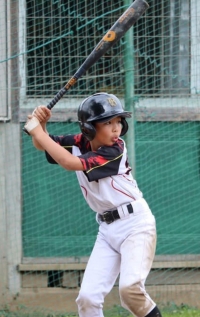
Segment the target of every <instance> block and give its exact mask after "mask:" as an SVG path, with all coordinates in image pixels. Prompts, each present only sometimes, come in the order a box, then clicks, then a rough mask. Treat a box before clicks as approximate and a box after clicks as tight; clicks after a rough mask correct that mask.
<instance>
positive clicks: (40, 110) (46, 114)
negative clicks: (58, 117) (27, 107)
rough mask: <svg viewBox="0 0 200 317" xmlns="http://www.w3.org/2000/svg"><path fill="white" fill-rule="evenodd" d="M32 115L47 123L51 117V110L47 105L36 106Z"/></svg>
mask: <svg viewBox="0 0 200 317" xmlns="http://www.w3.org/2000/svg"><path fill="white" fill-rule="evenodd" d="M32 116H34V117H36V118H37V119H38V120H39V122H40V123H46V122H47V121H48V120H49V119H50V117H51V111H50V110H49V109H48V108H47V107H46V106H39V107H37V108H35V110H34V111H33V113H32Z"/></svg>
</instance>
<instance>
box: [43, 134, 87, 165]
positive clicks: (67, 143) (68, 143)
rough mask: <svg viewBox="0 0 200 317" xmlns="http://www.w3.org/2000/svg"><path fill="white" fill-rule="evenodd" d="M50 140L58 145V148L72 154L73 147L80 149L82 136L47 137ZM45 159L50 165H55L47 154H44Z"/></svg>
mask: <svg viewBox="0 0 200 317" xmlns="http://www.w3.org/2000/svg"><path fill="white" fill-rule="evenodd" d="M49 136H50V138H51V139H52V140H54V141H55V142H56V143H58V144H59V145H60V146H62V147H63V148H65V149H66V150H67V151H69V152H70V153H72V148H73V146H74V145H75V146H78V147H81V144H82V142H83V138H82V134H68V135H61V136H55V135H51V134H50V135H49ZM45 154H46V159H47V161H48V162H49V163H51V164H57V162H56V161H55V160H54V159H53V158H52V157H51V156H50V155H49V153H48V152H45Z"/></svg>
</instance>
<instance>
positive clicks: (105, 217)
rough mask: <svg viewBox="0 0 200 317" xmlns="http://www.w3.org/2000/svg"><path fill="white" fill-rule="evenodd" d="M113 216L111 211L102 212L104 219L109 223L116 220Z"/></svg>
mask: <svg viewBox="0 0 200 317" xmlns="http://www.w3.org/2000/svg"><path fill="white" fill-rule="evenodd" d="M111 217H112V212H111V211H104V213H103V214H102V218H103V221H105V222H106V223H107V224H108V225H109V224H110V223H112V222H113V221H114V220H115V219H114V218H113V217H112V219H111Z"/></svg>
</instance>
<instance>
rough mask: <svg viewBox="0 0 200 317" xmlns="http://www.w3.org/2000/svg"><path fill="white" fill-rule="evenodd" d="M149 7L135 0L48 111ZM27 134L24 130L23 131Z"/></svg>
mask: <svg viewBox="0 0 200 317" xmlns="http://www.w3.org/2000/svg"><path fill="white" fill-rule="evenodd" d="M148 7H149V5H148V3H147V2H146V1H145V0H135V1H134V2H133V3H132V4H131V5H130V6H129V7H128V9H127V10H126V11H125V12H124V13H123V14H122V15H121V16H120V17H119V19H118V20H117V21H116V22H115V23H114V24H113V26H112V27H111V28H110V30H109V31H108V32H107V33H106V34H105V35H104V36H103V38H102V39H101V40H100V42H99V43H98V44H97V45H96V47H95V48H94V50H93V51H92V52H91V53H90V55H89V56H88V57H87V58H86V60H85V61H84V62H83V64H82V65H81V67H80V68H79V69H78V70H77V72H76V73H75V74H74V75H73V76H72V77H71V78H70V79H69V81H68V82H67V83H66V85H65V86H64V87H63V88H62V89H61V90H60V91H59V92H58V93H57V94H56V95H55V96H54V98H53V99H52V100H51V102H50V103H49V104H48V105H47V108H48V109H50V110H51V109H52V108H53V107H54V106H55V104H56V103H57V102H58V101H59V100H60V99H61V98H62V97H63V96H64V94H65V93H66V92H67V91H68V90H69V89H70V88H71V87H72V86H74V85H75V83H76V82H77V81H78V79H79V78H81V76H83V75H84V74H85V73H86V71H87V70H88V69H89V68H90V67H91V66H92V65H94V63H96V62H97V61H98V60H99V59H100V58H101V57H102V56H103V55H104V54H105V52H107V51H108V50H109V49H110V48H111V47H112V46H113V45H114V44H115V43H116V42H118V41H119V39H120V38H121V37H122V36H123V35H124V34H125V33H126V32H127V31H128V30H129V29H130V27H131V26H132V25H134V24H135V23H136V22H137V21H138V19H139V18H140V17H141V16H142V14H143V13H144V12H145V11H146V10H147V8H148ZM23 130H24V132H26V133H27V131H26V129H25V128H24V129H23Z"/></svg>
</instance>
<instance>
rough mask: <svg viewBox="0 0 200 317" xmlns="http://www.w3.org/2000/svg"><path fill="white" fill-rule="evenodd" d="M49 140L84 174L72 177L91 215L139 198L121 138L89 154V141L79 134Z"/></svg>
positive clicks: (50, 160) (139, 192)
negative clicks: (78, 162) (74, 158)
mask: <svg viewBox="0 0 200 317" xmlns="http://www.w3.org/2000/svg"><path fill="white" fill-rule="evenodd" d="M50 137H51V138H52V139H53V140H54V141H55V142H56V143H58V144H60V145H61V146H62V147H64V148H65V149H66V150H68V151H69V152H70V153H72V154H73V155H75V156H78V157H79V158H80V160H81V162H82V164H83V167H84V171H77V172H76V175H77V178H78V181H79V184H80V187H81V190H82V193H83V196H84V198H85V200H86V201H87V203H88V205H89V206H90V208H91V209H92V210H94V211H95V212H97V213H100V214H102V213H103V212H104V211H106V210H113V209H116V207H118V206H121V205H123V204H126V203H129V202H131V201H134V200H136V199H139V198H141V197H142V193H141V191H140V190H139V188H138V186H137V183H136V181H135V180H134V179H133V177H132V174H131V168H130V166H129V163H128V159H127V149H126V145H125V142H124V141H123V140H122V139H120V138H119V139H118V141H117V142H115V143H114V144H113V145H112V146H102V147H100V148H99V149H98V150H97V151H91V147H90V142H89V141H88V140H87V139H86V138H85V137H84V136H83V134H81V133H80V134H76V135H65V136H53V135H50ZM46 156H47V160H48V161H49V162H50V163H54V164H56V162H55V161H54V160H53V159H52V158H51V157H50V156H49V155H48V153H46Z"/></svg>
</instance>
